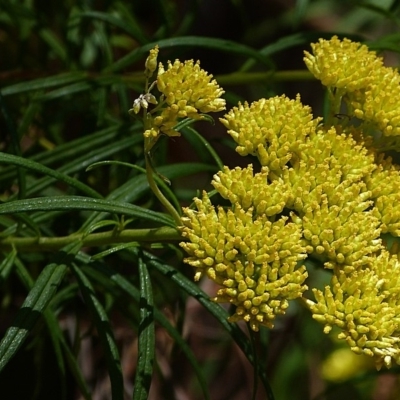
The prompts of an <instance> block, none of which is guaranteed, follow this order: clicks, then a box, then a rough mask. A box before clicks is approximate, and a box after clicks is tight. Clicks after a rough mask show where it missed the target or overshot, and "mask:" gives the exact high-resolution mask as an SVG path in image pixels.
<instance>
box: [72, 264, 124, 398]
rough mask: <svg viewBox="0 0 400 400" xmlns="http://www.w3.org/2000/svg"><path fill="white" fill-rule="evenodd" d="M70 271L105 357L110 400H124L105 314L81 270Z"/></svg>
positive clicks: (73, 269)
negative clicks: (90, 317)
mask: <svg viewBox="0 0 400 400" xmlns="http://www.w3.org/2000/svg"><path fill="white" fill-rule="evenodd" d="M71 269H72V271H73V273H74V275H75V277H76V279H77V281H78V284H79V287H80V289H81V291H82V295H83V297H84V299H85V303H86V305H87V307H88V308H89V310H90V312H91V314H92V316H93V319H94V323H95V325H96V329H97V332H98V334H99V336H100V339H101V342H102V345H103V351H104V353H105V356H106V361H107V368H108V372H109V375H110V380H111V394H112V398H113V399H117V400H120V399H121V400H122V399H123V398H124V383H123V377H122V370H121V362H120V358H119V353H118V346H117V343H116V342H115V338H114V335H113V332H112V329H111V325H110V322H109V320H108V317H107V313H106V312H105V310H104V308H103V306H102V305H101V303H100V301H99V299H98V298H97V296H96V294H95V292H94V289H93V287H92V285H91V283H90V281H89V279H88V278H87V277H86V276H85V274H84V273H83V272H82V271H81V269H80V268H79V267H78V266H76V265H74V264H73V265H72V266H71Z"/></svg>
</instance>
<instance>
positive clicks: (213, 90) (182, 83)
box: [129, 46, 225, 138]
mask: <svg viewBox="0 0 400 400" xmlns="http://www.w3.org/2000/svg"><path fill="white" fill-rule="evenodd" d="M157 57H158V46H156V47H155V48H154V49H152V50H150V55H149V56H148V57H147V59H146V63H145V66H146V69H145V75H146V77H147V78H150V77H151V76H152V75H153V73H154V71H155V70H156V69H157ZM212 78H213V76H212V75H209V74H208V73H207V72H206V71H204V70H203V69H201V68H200V63H199V62H196V63H194V62H193V60H189V61H185V62H184V63H182V62H180V61H179V60H176V61H175V62H174V63H173V64H172V63H171V62H168V67H167V69H165V68H164V66H163V65H162V64H161V63H160V64H159V66H158V74H157V80H156V81H155V82H154V83H153V84H152V85H150V87H149V89H148V93H145V94H142V95H140V96H139V97H138V98H137V99H136V100H135V101H134V102H133V106H132V108H131V109H130V110H129V113H131V114H137V113H138V112H139V111H140V109H142V108H144V109H145V110H147V108H148V106H149V103H151V104H154V105H156V104H158V106H157V107H156V108H154V109H153V110H150V111H149V112H148V114H147V115H146V121H145V126H146V130H145V132H144V136H145V137H146V138H156V137H157V136H159V135H160V134H161V133H164V134H166V135H168V136H180V133H179V132H178V131H177V130H176V129H174V128H175V126H176V125H177V124H178V122H179V121H180V120H182V119H183V118H192V119H202V118H203V116H202V115H201V113H203V114H204V113H209V112H218V111H223V110H225V100H224V99H221V98H220V96H221V95H222V94H223V93H224V91H223V89H222V88H221V87H219V85H218V84H217V82H216V80H215V79H212ZM155 84H156V85H157V88H158V90H159V91H160V92H161V97H160V99H159V100H158V101H157V99H156V98H155V96H154V95H153V94H151V93H150V92H151V90H152V89H153V87H154V85H155Z"/></svg>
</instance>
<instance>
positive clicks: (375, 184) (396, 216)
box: [365, 155, 400, 236]
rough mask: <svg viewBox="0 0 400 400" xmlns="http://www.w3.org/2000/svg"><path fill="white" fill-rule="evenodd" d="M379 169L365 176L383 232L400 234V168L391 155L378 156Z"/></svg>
mask: <svg viewBox="0 0 400 400" xmlns="http://www.w3.org/2000/svg"><path fill="white" fill-rule="evenodd" d="M376 163H377V169H375V170H374V171H373V172H372V173H371V174H370V175H368V176H367V177H366V178H365V183H366V187H367V189H368V190H369V191H370V192H371V199H372V200H373V201H374V214H375V215H376V217H377V218H378V219H379V221H380V224H381V225H380V228H381V230H382V233H387V232H389V233H391V234H392V235H394V236H400V170H399V169H400V168H399V166H397V165H393V163H392V160H391V158H390V157H388V158H385V157H384V155H381V156H376Z"/></svg>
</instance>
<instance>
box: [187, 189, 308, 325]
mask: <svg viewBox="0 0 400 400" xmlns="http://www.w3.org/2000/svg"><path fill="white" fill-rule="evenodd" d="M195 204H196V207H197V211H195V210H191V209H188V208H186V209H185V210H184V213H185V216H184V217H183V218H182V223H183V227H182V228H181V230H182V236H183V237H184V238H186V239H188V242H182V243H181V246H182V247H183V248H184V249H185V251H186V252H187V253H188V255H189V257H188V258H186V259H185V262H187V263H188V264H190V265H192V266H193V267H195V268H196V269H198V272H197V273H196V275H195V279H200V277H201V276H202V275H203V274H206V275H207V276H208V277H209V278H210V279H212V280H213V281H215V282H216V283H218V284H219V285H221V287H222V288H221V289H220V290H218V292H217V296H216V297H215V300H216V301H221V302H229V303H231V304H233V305H235V306H236V310H235V313H234V314H233V315H232V316H231V318H230V321H231V322H234V321H238V320H245V321H247V322H248V323H249V324H250V327H251V328H252V329H253V330H258V329H259V325H265V326H269V327H272V326H273V320H274V319H275V316H276V315H279V314H284V313H285V311H286V309H287V308H288V306H289V304H288V300H291V299H295V298H298V297H301V295H302V293H303V292H304V291H305V290H306V289H307V287H306V285H305V284H304V281H305V279H306V277H307V273H306V271H305V267H304V266H300V267H299V266H298V262H299V261H300V260H303V259H304V258H305V256H306V255H305V249H304V247H302V246H301V244H300V236H301V232H300V230H299V228H298V227H297V226H296V225H295V224H293V223H287V217H283V218H281V219H279V220H277V221H275V222H271V221H269V220H268V218H267V216H266V215H265V214H263V215H260V216H257V217H254V215H253V210H252V208H249V209H248V210H247V211H245V210H244V209H243V208H242V207H240V205H239V204H235V205H234V208H232V209H229V210H227V211H225V210H224V209H223V208H222V207H218V209H215V207H214V206H212V205H211V202H210V200H209V198H208V196H207V195H206V194H205V193H204V195H203V198H202V200H200V199H195Z"/></svg>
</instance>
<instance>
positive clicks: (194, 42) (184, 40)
mask: <svg viewBox="0 0 400 400" xmlns="http://www.w3.org/2000/svg"><path fill="white" fill-rule="evenodd" d="M155 45H158V46H159V47H160V49H166V48H170V47H191V48H193V47H203V48H208V49H213V50H218V51H221V52H223V53H233V54H238V55H241V56H244V57H249V58H254V59H255V60H257V61H259V62H261V63H262V64H266V65H268V66H270V64H271V63H270V61H269V59H268V57H265V56H264V55H263V54H261V53H260V52H259V51H257V50H254V49H252V48H251V47H248V46H245V45H243V44H240V43H237V42H233V41H230V40H225V39H216V38H209V37H203V36H182V37H176V38H169V39H163V40H158V41H157V42H152V43H149V44H146V45H144V46H142V47H139V48H137V49H135V50H133V51H131V52H130V53H129V54H127V55H126V56H125V57H122V58H120V59H119V60H118V61H117V62H115V63H114V64H113V65H111V66H110V67H107V68H106V69H105V70H104V71H105V72H116V71H119V70H121V69H123V68H126V67H128V66H129V65H131V64H133V63H135V62H136V61H138V60H140V59H142V58H145V57H146V56H147V55H148V53H149V51H150V50H151V49H152V48H154V46H155Z"/></svg>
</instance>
